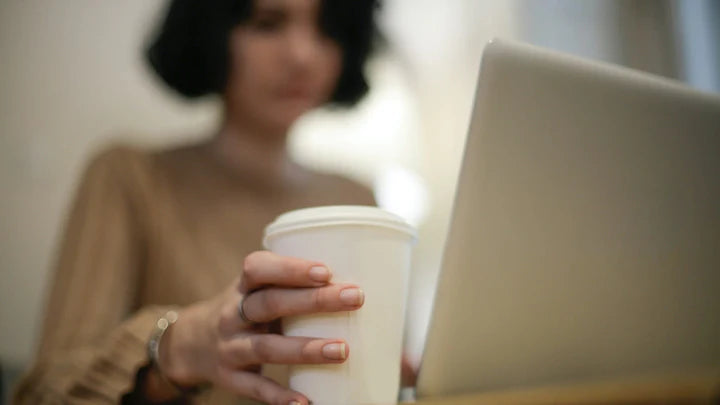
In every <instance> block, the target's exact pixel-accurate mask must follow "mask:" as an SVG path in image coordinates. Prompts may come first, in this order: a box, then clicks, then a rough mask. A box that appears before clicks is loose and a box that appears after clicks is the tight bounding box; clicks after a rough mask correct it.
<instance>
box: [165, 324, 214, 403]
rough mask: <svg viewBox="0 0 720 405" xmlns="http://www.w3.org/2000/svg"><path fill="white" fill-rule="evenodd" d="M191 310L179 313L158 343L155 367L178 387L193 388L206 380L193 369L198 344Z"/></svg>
mask: <svg viewBox="0 0 720 405" xmlns="http://www.w3.org/2000/svg"><path fill="white" fill-rule="evenodd" d="M190 318H191V315H190V313H189V311H187V310H184V311H181V312H178V313H177V319H176V320H175V321H174V322H173V323H172V324H170V325H168V327H167V328H166V330H165V332H164V334H163V336H162V339H161V342H159V343H160V344H159V345H158V350H157V358H156V359H155V368H156V369H157V373H158V374H160V375H162V376H164V377H165V378H166V379H167V380H168V382H169V383H170V384H172V385H174V386H175V387H176V388H180V389H181V390H183V389H184V388H186V387H187V388H192V387H196V386H199V385H201V384H203V383H204V382H205V381H204V379H203V378H201V377H200V376H199V375H197V374H196V373H195V372H194V371H193V370H194V368H193V365H194V364H196V362H194V361H193V360H192V359H193V358H194V357H195V356H193V355H192V353H193V351H194V349H193V345H194V344H196V343H197V342H195V339H194V338H193V336H192V333H191V331H192V330H193V327H191V326H190V327H188V326H189V324H192V320H191V319H190Z"/></svg>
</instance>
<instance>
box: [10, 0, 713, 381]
mask: <svg viewBox="0 0 720 405" xmlns="http://www.w3.org/2000/svg"><path fill="white" fill-rule="evenodd" d="M164 5H165V1H159V0H156V1H148V0H124V1H115V2H110V1H96V0H65V1H62V2H61V1H50V0H0V190H2V191H1V192H0V274H1V277H0V361H1V362H2V364H3V368H4V370H5V373H6V374H10V375H11V376H12V375H15V374H16V373H17V372H18V371H19V370H22V369H23V368H24V367H26V365H27V363H28V361H30V359H31V356H32V351H33V349H34V346H35V344H36V338H37V333H38V332H39V330H38V325H39V319H40V314H41V312H42V309H43V308H42V304H43V299H44V292H45V289H46V286H47V282H48V279H47V275H48V271H49V269H50V267H51V263H52V259H53V255H54V249H55V246H56V242H57V239H58V235H59V231H60V228H61V224H62V220H63V218H64V213H65V211H66V209H67V205H68V202H69V198H70V196H71V194H72V191H73V189H74V185H75V183H76V180H77V176H78V175H79V172H80V170H82V167H83V165H84V162H85V161H86V160H87V159H88V157H89V154H91V153H92V152H93V151H96V150H97V149H98V148H99V147H101V146H102V145H105V144H107V143H108V142H114V141H128V142H134V143H137V144H140V145H146V146H148V147H159V146H162V145H167V144H174V143H178V142H184V141H187V140H189V139H194V138H198V137H202V136H203V135H204V134H208V133H210V131H212V129H213V126H214V124H215V120H216V117H217V111H216V109H217V103H216V102H215V101H214V100H205V101H203V102H200V103H192V104H190V103H186V102H183V101H180V100H179V99H177V98H175V97H174V96H173V95H172V94H169V93H168V92H167V91H166V90H165V89H163V88H162V87H161V86H159V85H158V83H157V82H156V80H155V79H154V78H153V77H152V76H151V75H150V74H149V72H148V70H147V69H146V68H145V66H144V64H143V61H142V60H141V54H140V51H141V48H142V46H143V43H144V41H145V38H146V36H147V34H148V31H149V29H150V27H151V26H152V22H153V21H155V18H156V17H157V16H158V14H159V13H160V11H161V10H162V9H163V7H164ZM381 21H382V27H383V29H384V32H385V36H386V37H387V39H388V43H389V46H388V48H387V49H385V50H383V51H382V52H380V53H379V54H378V55H377V57H376V58H375V59H374V60H373V61H372V62H371V64H370V65H369V66H368V69H369V72H370V76H371V81H372V84H373V90H372V92H371V94H370V95H369V97H368V98H367V99H366V100H365V101H364V102H363V103H362V104H361V105H359V106H358V108H356V109H355V110H353V111H349V112H341V113H338V112H328V111H319V112H316V113H313V114H311V115H309V116H308V117H306V118H305V119H303V120H302V121H301V122H300V123H299V124H298V126H297V128H295V130H294V133H293V135H292V138H291V151H292V153H293V155H294V156H295V158H296V159H297V160H299V161H301V162H303V163H305V164H307V165H309V166H312V167H315V168H320V169H324V170H330V171H334V172H340V173H343V174H346V175H348V176H351V177H353V178H355V179H357V180H360V181H362V182H364V183H365V184H367V185H369V186H372V187H373V188H374V190H375V192H376V196H377V199H378V201H379V202H380V204H381V205H382V206H384V207H387V208H388V209H391V210H393V211H396V212H398V213H400V214H401V215H404V216H405V217H406V218H408V219H409V220H410V221H412V222H413V223H415V224H416V225H418V226H419V227H420V242H419V244H418V246H417V250H416V257H415V269H414V273H413V278H412V286H411V296H410V304H409V308H410V309H411V310H410V311H409V313H408V320H409V324H408V334H407V335H408V337H407V340H408V341H407V343H408V347H409V351H410V353H411V356H412V357H413V358H414V359H416V360H417V359H418V358H419V356H420V353H421V348H422V344H423V337H424V330H425V328H426V326H427V321H428V318H429V314H430V307H431V303H432V295H433V289H434V283H435V279H436V276H437V272H438V269H439V266H440V261H441V255H442V249H443V244H444V239H445V234H446V232H447V224H448V220H449V216H450V211H451V206H452V198H453V193H454V187H455V178H456V175H457V170H458V167H459V164H460V157H461V153H462V147H463V142H464V137H465V132H466V126H467V123H468V119H469V116H470V110H471V106H472V96H473V93H474V86H475V82H476V78H477V72H478V67H479V63H480V56H481V52H482V48H483V44H484V43H485V42H486V41H488V40H489V39H491V38H492V37H503V38H509V39H519V40H523V41H526V42H530V43H535V44H538V45H541V46H545V47H550V48H555V49H559V50H562V51H565V52H570V53H574V54H578V55H581V56H584V57H588V58H592V59H596V60H603V61H608V62H612V63H618V64H622V65H627V66H631V67H634V68H638V69H642V70H646V71H650V72H653V73H656V74H661V75H665V76H669V77H674V78H678V79H680V80H684V81H686V82H688V83H689V84H691V85H693V86H695V87H699V88H701V89H704V90H707V91H720V42H719V38H720V26H719V24H720V2H718V1H714V0H615V1H611V0H586V1H582V2H579V1H575V0H506V1H491V0H449V1H442V2H438V1H436V0H385V5H384V8H383V11H382V15H381ZM90 288H91V287H90ZM6 392H7V390H6Z"/></svg>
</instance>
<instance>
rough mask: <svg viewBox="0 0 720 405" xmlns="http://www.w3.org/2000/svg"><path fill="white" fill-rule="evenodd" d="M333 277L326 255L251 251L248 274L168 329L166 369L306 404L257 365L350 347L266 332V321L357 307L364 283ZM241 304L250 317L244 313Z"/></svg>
mask: <svg viewBox="0 0 720 405" xmlns="http://www.w3.org/2000/svg"><path fill="white" fill-rule="evenodd" d="M330 279H331V273H330V271H329V269H327V267H325V266H324V265H323V264H322V263H318V262H313V261H307V260H302V259H296V258H288V257H282V256H278V255H276V254H273V253H271V252H264V251H263V252H255V253H252V254H250V255H249V256H247V258H246V259H245V262H244V266H243V274H242V277H240V278H239V279H238V280H237V282H235V283H234V285H233V286H231V287H230V288H228V289H227V290H226V291H224V292H223V293H222V294H220V295H218V296H216V297H214V298H212V299H210V300H208V301H204V302H199V303H197V304H194V305H191V306H189V307H187V308H185V309H183V310H182V311H181V312H180V316H179V318H178V321H177V322H176V323H175V324H174V325H173V326H172V327H171V328H169V329H168V331H167V332H166V334H165V336H163V341H162V344H161V345H160V360H159V362H160V365H159V367H160V369H161V370H162V372H164V373H165V375H167V376H168V378H169V379H170V380H172V381H173V382H175V383H177V384H180V385H186V386H193V385H197V384H202V383H211V384H213V385H216V386H219V387H222V388H225V389H227V390H229V391H231V392H234V393H235V394H237V395H239V396H243V397H249V398H252V399H256V400H260V401H264V402H267V403H269V404H278V405H288V404H293V405H295V404H296V403H297V404H302V405H306V404H308V402H309V401H308V399H307V398H306V397H305V396H304V395H302V394H301V393H298V392H294V391H291V390H288V389H286V388H284V387H282V386H280V385H279V384H277V383H276V382H274V381H272V380H270V379H268V378H266V377H263V376H261V375H259V374H258V372H259V370H260V366H261V365H262V364H268V363H272V364H321V363H331V364H332V363H342V362H344V361H345V360H346V359H347V357H348V355H349V347H348V346H347V344H346V342H345V341H343V340H342V339H315V338H309V337H287V336H282V335H278V334H272V333H268V330H269V325H268V324H269V323H270V322H272V321H274V320H277V319H278V318H281V317H284V316H291V315H301V314H312V313H318V312H335V311H353V310H356V309H358V308H360V307H361V306H362V304H363V302H364V294H363V292H362V290H360V289H359V288H358V287H357V286H355V285H350V284H331V283H330ZM239 305H242V309H241V310H240V308H239ZM240 311H242V313H243V314H244V315H245V317H246V318H247V319H248V320H249V321H250V322H245V321H243V320H242V319H241V316H240ZM293 401H295V402H293Z"/></svg>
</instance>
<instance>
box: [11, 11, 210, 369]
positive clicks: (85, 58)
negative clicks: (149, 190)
mask: <svg viewBox="0 0 720 405" xmlns="http://www.w3.org/2000/svg"><path fill="white" fill-rule="evenodd" d="M159 5H161V2H157V1H146V0H124V1H118V2H107V1H95V0H71V1H70V0H68V1H46V0H2V1H0V190H2V192H1V194H0V272H1V274H2V276H1V278H0V358H2V360H3V361H6V362H13V363H16V362H23V361H26V360H27V359H28V358H29V356H30V353H31V351H32V348H33V347H34V340H35V332H36V325H37V320H38V314H39V313H40V307H41V302H42V297H43V294H44V287H45V284H46V274H47V271H48V269H49V267H50V262H51V256H52V252H53V249H54V246H55V243H56V239H57V232H58V230H59V224H60V222H61V219H62V217H63V216H64V212H65V209H66V204H67V201H68V197H69V194H70V191H71V189H72V188H73V184H74V182H75V180H76V177H77V175H78V174H79V170H80V169H81V167H82V165H83V164H84V161H85V160H86V158H87V155H88V153H89V152H90V151H91V150H93V149H95V148H97V147H98V145H100V144H102V143H103V142H105V141H106V140H108V139H109V138H117V137H118V136H123V137H126V136H127V137H132V138H134V139H136V140H138V141H140V142H143V143H147V144H153V143H159V142H165V141H175V140H179V139H180V138H181V136H182V134H192V133H195V132H199V130H200V128H203V127H206V126H207V124H208V123H209V122H211V119H212V116H213V107H212V105H208V104H203V105H200V106H189V105H184V104H182V103H180V102H178V101H176V100H175V99H174V98H172V97H171V96H169V95H167V94H165V93H163V92H161V91H160V90H159V89H160V88H159V87H158V86H155V85H154V83H153V79H152V78H151V77H150V76H149V75H148V74H147V73H146V72H145V69H144V67H143V65H142V62H141V60H140V52H139V46H140V44H141V43H142V42H143V39H144V36H145V33H146V31H147V27H148V26H149V23H150V21H151V20H152V19H153V18H154V15H155V13H156V9H157V8H158V6H159Z"/></svg>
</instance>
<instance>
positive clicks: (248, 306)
mask: <svg viewBox="0 0 720 405" xmlns="http://www.w3.org/2000/svg"><path fill="white" fill-rule="evenodd" d="M364 302H365V293H364V292H363V291H362V290H361V289H360V288H358V287H357V286H354V285H350V284H333V285H329V286H325V287H319V288H287V289H285V288H266V289H263V290H259V291H255V292H253V293H252V294H249V295H247V296H246V297H245V301H244V302H243V312H244V314H245V316H246V317H247V318H248V319H250V320H252V321H253V322H270V321H273V320H275V319H278V318H280V317H284V316H293V315H303V314H313V313H318V312H339V311H354V310H356V309H358V308H360V307H361V306H362V305H363V303H364Z"/></svg>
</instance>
